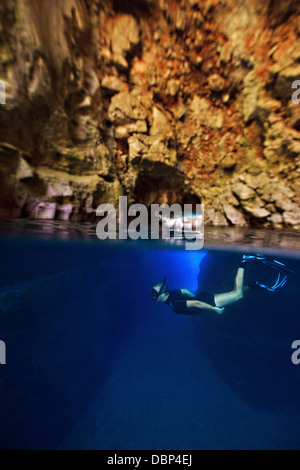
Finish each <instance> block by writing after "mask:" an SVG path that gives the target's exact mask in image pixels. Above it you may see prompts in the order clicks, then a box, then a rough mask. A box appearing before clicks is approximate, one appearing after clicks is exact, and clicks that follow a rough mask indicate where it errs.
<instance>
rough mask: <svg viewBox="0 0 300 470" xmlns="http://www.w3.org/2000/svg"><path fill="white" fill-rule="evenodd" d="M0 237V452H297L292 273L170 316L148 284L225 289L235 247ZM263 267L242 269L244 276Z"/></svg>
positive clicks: (269, 274) (267, 272) (297, 326)
mask: <svg viewBox="0 0 300 470" xmlns="http://www.w3.org/2000/svg"><path fill="white" fill-rule="evenodd" d="M0 244H1V250H0V265H1V266H2V268H3V269H2V272H1V276H0V340H2V341H4V342H5V345H6V353H7V365H5V366H1V365H0V396H1V402H0V413H1V422H0V448H1V449H2V448H3V449H14V448H17V449H20V448H21V449H48V448H49V449H110V450H130V449H134V450H137V449H141V450H142V449H148V450H156V449H157V450H161V449H165V450H170V449H171V450H172V449H174V450H176V449H177V450H178V449H180V450H189V449H298V448H299V426H300V400H299V393H298V390H299V383H300V382H299V380H300V375H299V374H300V365H295V364H294V363H293V362H292V360H291V356H292V354H293V350H292V349H291V345H292V343H293V342H294V341H296V340H299V339H300V338H299V337H298V333H299V332H300V316H299V309H298V305H299V278H298V277H297V274H296V275H295V276H294V277H292V278H291V279H290V277H288V280H287V282H286V284H285V286H284V287H283V288H281V289H277V290H276V292H268V291H267V290H266V289H256V290H254V291H253V292H247V293H246V294H245V298H244V299H243V300H241V301H239V302H237V303H236V304H234V305H231V306H229V307H226V309H225V312H224V314H223V315H218V314H215V312H211V311H205V312H201V313H200V314H199V315H192V316H188V315H178V314H175V313H174V312H172V310H171V309H170V308H169V307H168V306H167V305H164V304H159V303H157V302H153V301H152V298H151V297H152V296H151V290H152V286H153V284H155V283H156V282H159V281H162V280H163V279H164V277H165V276H167V283H168V286H169V288H170V289H178V288H187V289H189V290H192V291H195V290H197V289H198V287H199V290H201V291H203V292H210V293H212V292H226V291H228V290H230V289H232V288H233V283H234V277H235V275H236V271H237V266H238V263H239V261H240V260H241V257H242V254H243V253H238V252H235V253H231V252H224V251H222V250H218V251H216V252H214V251H204V250H201V251H195V252H192V251H185V250H184V249H177V248H176V249H170V246H167V245H164V244H160V245H159V246H160V247H161V248H160V249H157V246H158V245H157V244H155V245H152V244H151V245H149V244H146V243H145V244H143V243H139V242H136V243H133V244H130V245H125V244H120V243H116V244H105V243H100V242H99V243H91V244H89V243H84V242H80V243H65V242H63V243H55V242H51V241H43V242H37V241H30V242H28V241H25V240H16V241H12V240H3V239H2V240H1V239H0ZM128 246H130V249H129V248H128ZM278 260H280V258H278ZM282 261H283V262H286V263H287V265H288V266H289V267H290V268H291V269H293V270H294V271H295V272H296V273H299V272H300V267H299V260H298V261H297V260H293V259H291V258H290V259H289V260H288V261H286V260H284V259H282ZM258 274H260V275H259V277H257V275H258ZM276 277H277V274H274V270H273V269H270V268H269V267H268V266H264V269H263V270H262V269H261V268H260V267H259V273H257V271H255V270H254V269H253V272H252V271H251V269H250V268H249V270H248V267H247V275H246V278H247V281H248V280H249V281H253V280H255V281H260V282H263V283H265V284H266V285H273V284H274V282H276ZM198 282H199V286H198ZM287 299H288V302H287Z"/></svg>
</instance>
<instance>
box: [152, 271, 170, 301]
mask: <svg viewBox="0 0 300 470" xmlns="http://www.w3.org/2000/svg"><path fill="white" fill-rule="evenodd" d="M166 280H167V278H166V277H165V279H164V281H163V282H158V283H157V284H155V285H154V286H153V287H152V299H153V300H156V302H165V301H166V300H167V298H168V297H169V290H168V286H167V284H166Z"/></svg>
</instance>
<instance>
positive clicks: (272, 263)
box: [239, 255, 295, 292]
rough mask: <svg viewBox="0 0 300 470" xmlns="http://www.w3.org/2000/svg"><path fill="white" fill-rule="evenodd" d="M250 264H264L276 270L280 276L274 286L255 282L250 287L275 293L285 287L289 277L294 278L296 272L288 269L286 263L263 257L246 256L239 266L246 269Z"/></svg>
mask: <svg viewBox="0 0 300 470" xmlns="http://www.w3.org/2000/svg"><path fill="white" fill-rule="evenodd" d="M248 263H251V264H252V263H262V264H264V265H265V266H268V267H270V268H272V269H275V270H276V271H277V272H278V273H279V274H278V277H277V279H276V281H275V284H274V285H273V286H266V285H265V284H262V283H260V282H255V283H252V284H251V285H249V287H251V288H252V289H253V288H262V289H267V290H268V291H270V292H275V291H276V290H277V289H278V288H279V287H283V286H284V285H285V284H286V282H287V280H288V276H292V275H293V274H295V271H293V270H292V269H290V268H288V267H287V266H286V265H285V264H284V263H281V262H280V261H277V260H275V259H272V258H266V257H265V256H262V255H244V256H243V258H242V260H241V261H240V263H239V266H240V267H242V268H245V267H246V265H247V264H248Z"/></svg>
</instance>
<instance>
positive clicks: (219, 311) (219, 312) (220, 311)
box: [215, 307, 225, 315]
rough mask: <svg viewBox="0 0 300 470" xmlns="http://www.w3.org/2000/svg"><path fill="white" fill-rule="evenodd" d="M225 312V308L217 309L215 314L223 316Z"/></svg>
mask: <svg viewBox="0 0 300 470" xmlns="http://www.w3.org/2000/svg"><path fill="white" fill-rule="evenodd" d="M224 310H225V308H224V307H223V308H218V307H216V308H215V312H217V313H218V314H219V315H221V314H222V313H223V312H224Z"/></svg>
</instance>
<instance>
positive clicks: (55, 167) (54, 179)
mask: <svg viewBox="0 0 300 470" xmlns="http://www.w3.org/2000/svg"><path fill="white" fill-rule="evenodd" d="M299 13H300V6H299V3H298V2H295V1H293V0H284V1H283V0H279V1H276V2H275V1H274V0H264V1H262V0H245V1H243V2H241V1H238V0H157V1H154V0H131V1H127V0H102V1H101V0H64V1H60V0H43V2H41V1H40V0H6V1H5V2H2V3H1V5H0V21H1V23H0V80H2V81H3V82H4V83H5V87H6V95H5V96H6V100H5V101H6V102H5V103H3V104H2V105H0V122H1V126H0V187H1V190H0V217H32V218H50V219H59V220H80V221H86V220H94V219H95V212H96V208H97V207H98V205H99V204H101V203H103V202H107V203H112V204H115V205H117V204H118V197H119V196H120V195H127V196H128V197H129V201H132V202H133V201H138V202H142V203H145V204H147V205H149V204H151V203H169V204H172V203H175V202H178V203H185V202H192V203H197V202H202V203H204V205H205V220H206V223H207V224H212V225H239V226H249V225H250V226H259V227H276V228H295V229H299V228H300V203H299V201H300V180H299V176H300V105H299V104H295V103H294V102H293V101H292V94H293V92H294V91H295V90H293V89H292V84H293V82H294V81H295V80H300V40H299V35H300V26H299V24H300V23H299ZM0 83H1V82H0ZM0 91H1V90H0ZM0 101H1V102H2V101H3V94H1V93H0Z"/></svg>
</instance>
